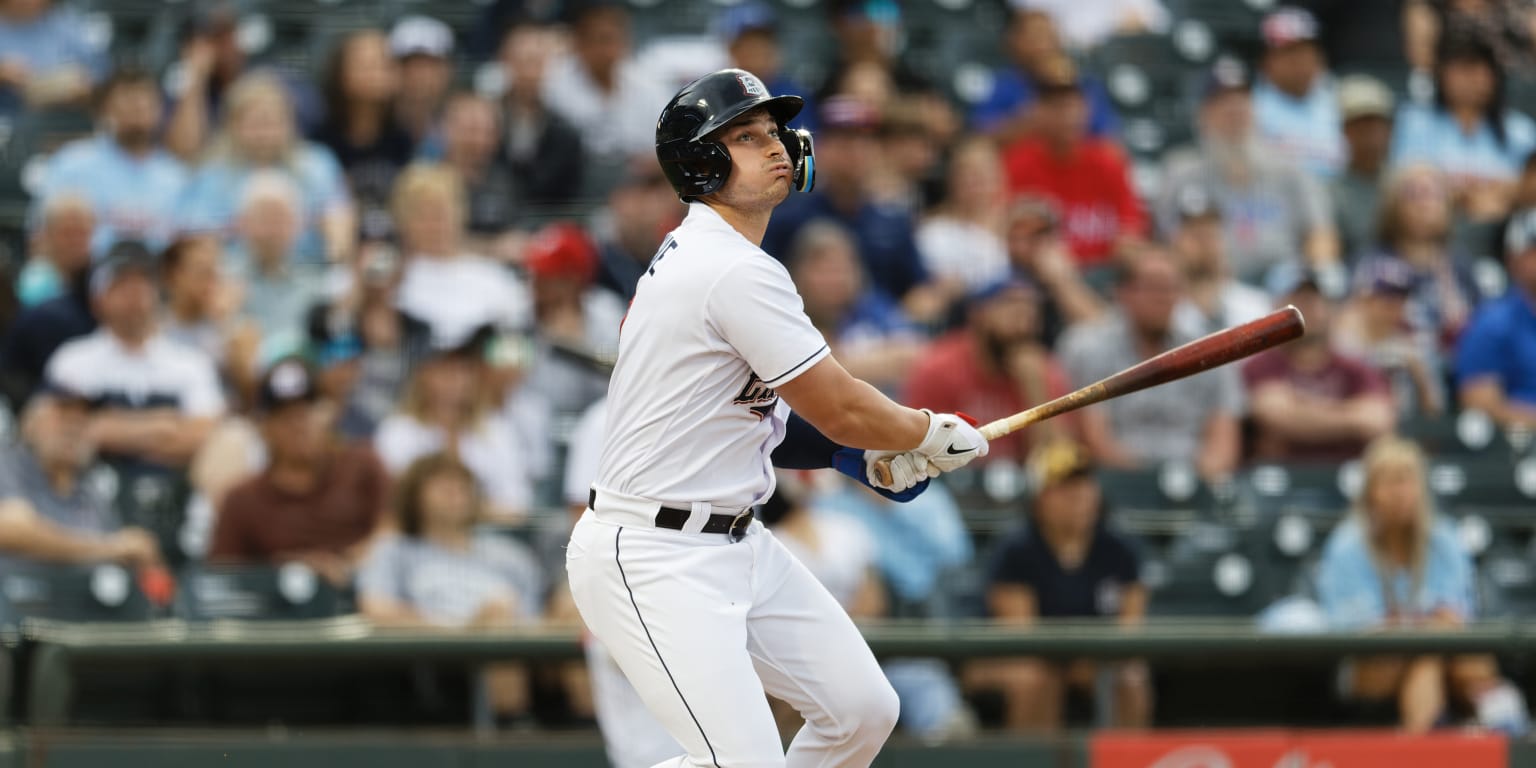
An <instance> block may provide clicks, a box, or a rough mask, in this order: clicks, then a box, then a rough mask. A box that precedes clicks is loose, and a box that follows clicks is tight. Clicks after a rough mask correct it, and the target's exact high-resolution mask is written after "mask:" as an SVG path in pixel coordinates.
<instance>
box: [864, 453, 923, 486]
mask: <svg viewBox="0 0 1536 768" xmlns="http://www.w3.org/2000/svg"><path fill="white" fill-rule="evenodd" d="M882 459H884V460H885V462H884V466H885V471H883V472H876V471H875V465H876V464H877V463H880V462H881V460H882ZM887 474H888V475H889V476H888V478H886V481H885V482H882V477H883V476H885V475H887ZM864 477H865V478H866V479H867V481H868V483H869V485H870V486H871V487H873V488H875V489H877V490H882V491H890V492H891V493H901V492H902V491H905V490H907V489H908V488H911V487H913V486H915V485H917V484H918V483H920V482H922V481H923V480H926V479H927V478H928V460H927V459H926V458H924V457H923V456H921V455H919V454H917V453H914V452H912V451H906V452H897V451H865V452H864Z"/></svg>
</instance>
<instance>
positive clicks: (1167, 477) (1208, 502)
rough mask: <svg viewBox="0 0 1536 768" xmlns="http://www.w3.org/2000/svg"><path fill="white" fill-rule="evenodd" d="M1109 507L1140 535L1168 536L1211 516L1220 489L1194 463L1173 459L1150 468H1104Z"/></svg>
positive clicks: (1101, 473)
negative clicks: (1202, 477) (1212, 485)
mask: <svg viewBox="0 0 1536 768" xmlns="http://www.w3.org/2000/svg"><path fill="white" fill-rule="evenodd" d="M1098 477H1099V486H1100V488H1101V489H1102V490H1103V494H1104V504H1105V507H1106V508H1108V509H1109V510H1110V512H1109V514H1110V516H1111V517H1112V518H1113V520H1114V522H1115V524H1116V525H1118V526H1119V527H1121V528H1123V529H1125V530H1126V531H1127V532H1128V533H1131V534H1133V535H1137V536H1167V535H1172V534H1175V533H1178V532H1179V531H1181V530H1184V529H1185V528H1187V527H1188V526H1190V525H1192V524H1193V523H1195V522H1196V521H1199V520H1208V519H1210V518H1211V517H1212V516H1213V515H1214V514H1215V512H1216V511H1217V509H1218V508H1219V507H1220V502H1219V500H1218V497H1217V492H1216V489H1213V488H1212V487H1211V486H1210V485H1207V484H1206V483H1205V482H1204V481H1203V480H1201V479H1200V476H1199V475H1197V474H1195V470H1194V467H1192V466H1190V465H1188V464H1184V463H1180V462H1169V463H1165V464H1162V465H1159V466H1156V467H1151V468H1148V469H1134V470H1119V469H1100V470H1099V473H1098Z"/></svg>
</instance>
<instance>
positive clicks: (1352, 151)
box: [1329, 75, 1394, 256]
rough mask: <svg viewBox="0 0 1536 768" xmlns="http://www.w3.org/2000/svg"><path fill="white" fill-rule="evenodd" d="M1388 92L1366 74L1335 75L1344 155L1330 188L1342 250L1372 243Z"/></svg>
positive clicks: (1388, 120) (1386, 143) (1387, 143)
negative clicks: (1337, 76)
mask: <svg viewBox="0 0 1536 768" xmlns="http://www.w3.org/2000/svg"><path fill="white" fill-rule="evenodd" d="M1393 102H1394V100H1393V97H1392V92H1391V91H1390V90H1388V89H1387V86H1385V85H1383V84H1382V82H1381V81H1380V80H1377V79H1375V78H1373V77H1370V76H1368V75H1350V76H1348V77H1344V78H1342V79H1340V80H1339V116H1340V117H1341V118H1342V119H1343V121H1344V144H1345V148H1346V150H1347V154H1348V157H1347V158H1346V160H1345V165H1344V168H1343V169H1342V170H1340V171H1339V174H1338V175H1337V176H1335V177H1334V179H1333V181H1332V182H1331V186H1330V187H1329V191H1330V192H1331V197H1332V199H1333V218H1334V222H1335V224H1336V226H1337V227H1338V230H1339V237H1340V238H1341V239H1342V240H1343V253H1344V254H1345V255H1348V256H1354V255H1356V254H1359V253H1361V252H1363V251H1365V250H1366V249H1367V248H1370V247H1371V246H1372V245H1374V244H1375V243H1376V231H1375V230H1376V222H1377V221H1378V218H1377V217H1378V216H1379V213H1378V211H1379V209H1380V206H1381V188H1382V187H1383V186H1385V184H1386V170H1387V153H1388V152H1389V151H1390V150H1391V147H1392V108H1393Z"/></svg>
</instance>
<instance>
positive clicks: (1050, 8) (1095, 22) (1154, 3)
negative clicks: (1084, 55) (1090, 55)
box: [1013, 0, 1169, 51]
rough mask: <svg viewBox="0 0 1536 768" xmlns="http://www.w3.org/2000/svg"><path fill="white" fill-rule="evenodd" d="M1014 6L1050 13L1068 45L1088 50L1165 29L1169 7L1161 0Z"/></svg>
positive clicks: (1054, 0) (1043, 1)
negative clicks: (1122, 38) (1112, 41)
mask: <svg viewBox="0 0 1536 768" xmlns="http://www.w3.org/2000/svg"><path fill="white" fill-rule="evenodd" d="M1013 5H1014V6H1015V7H1021V8H1031V9H1038V10H1040V11H1042V12H1044V13H1047V14H1049V15H1050V16H1051V18H1053V19H1055V21H1056V23H1057V24H1058V25H1059V26H1060V27H1061V33H1062V37H1064V38H1066V40H1067V45H1069V46H1070V47H1072V48H1074V49H1076V50H1079V51H1091V50H1093V49H1094V48H1097V47H1098V46H1099V45H1101V44H1103V43H1105V42H1106V41H1108V40H1109V39H1110V38H1112V37H1115V36H1116V35H1128V34H1140V33H1146V32H1157V33H1162V32H1166V31H1168V20H1169V19H1168V9H1167V8H1164V7H1163V4H1162V2H1161V1H1160V0H1101V2H1096V3H1078V2H1073V0H1027V2H1020V3H1014V4H1013Z"/></svg>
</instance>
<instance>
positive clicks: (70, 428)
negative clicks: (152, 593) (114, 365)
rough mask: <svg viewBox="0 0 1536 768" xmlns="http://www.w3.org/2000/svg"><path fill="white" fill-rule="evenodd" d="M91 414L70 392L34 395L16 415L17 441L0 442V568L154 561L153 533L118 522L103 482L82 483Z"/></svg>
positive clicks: (89, 451)
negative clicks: (48, 564)
mask: <svg viewBox="0 0 1536 768" xmlns="http://www.w3.org/2000/svg"><path fill="white" fill-rule="evenodd" d="M90 411H91V406H90V403H89V402H87V401H86V400H85V399H83V398H81V397H78V396H76V395H74V394H73V393H69V392H64V391H55V392H49V393H47V394H43V395H39V396H38V397H36V398H33V400H32V401H31V402H30V403H28V404H27V408H26V410H24V411H23V412H22V415H21V439H20V440H19V441H17V442H7V443H6V444H5V445H4V446H0V573H4V572H6V571H7V570H8V569H10V568H14V567H16V566H18V565H20V564H21V563H24V562H33V563H36V562H47V563H99V562H118V563H123V564H126V565H132V566H144V565H153V564H156V563H159V562H160V559H161V558H160V547H159V544H158V543H157V540H156V538H155V537H154V536H153V535H152V534H151V533H150V532H148V531H146V530H144V529H142V528H138V527H132V526H123V525H122V522H121V520H119V518H118V515H117V512H116V510H115V509H113V507H112V499H111V498H110V497H109V496H108V495H107V494H105V493H102V492H101V491H102V488H101V485H100V484H99V483H91V482H87V481H86V477H87V473H88V472H89V471H90V469H91V468H92V466H93V465H94V464H95V461H96V451H95V446H94V445H93V444H92V442H91V439H90V423H91V416H90Z"/></svg>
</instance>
